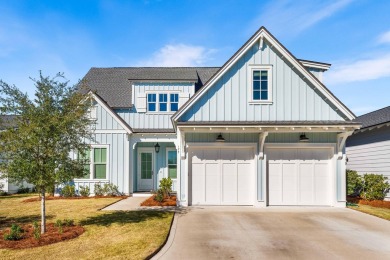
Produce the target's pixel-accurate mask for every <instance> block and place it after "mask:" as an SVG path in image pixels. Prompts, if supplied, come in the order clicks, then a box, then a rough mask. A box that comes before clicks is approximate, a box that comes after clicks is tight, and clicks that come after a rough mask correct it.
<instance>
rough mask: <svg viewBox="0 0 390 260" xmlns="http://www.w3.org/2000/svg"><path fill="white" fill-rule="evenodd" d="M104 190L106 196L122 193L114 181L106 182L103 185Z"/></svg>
mask: <svg viewBox="0 0 390 260" xmlns="http://www.w3.org/2000/svg"><path fill="white" fill-rule="evenodd" d="M103 192H104V195H105V196H120V195H122V194H121V193H120V192H119V189H118V186H116V185H114V184H112V183H105V184H104V187H103Z"/></svg>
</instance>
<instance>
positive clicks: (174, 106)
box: [169, 94, 179, 111]
mask: <svg viewBox="0 0 390 260" xmlns="http://www.w3.org/2000/svg"><path fill="white" fill-rule="evenodd" d="M169 101H170V102H171V111H177V110H179V94H171V96H170V100H169Z"/></svg>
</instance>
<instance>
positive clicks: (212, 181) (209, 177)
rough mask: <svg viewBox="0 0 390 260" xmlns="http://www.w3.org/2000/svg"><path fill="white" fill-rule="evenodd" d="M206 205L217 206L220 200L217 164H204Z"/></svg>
mask: <svg viewBox="0 0 390 260" xmlns="http://www.w3.org/2000/svg"><path fill="white" fill-rule="evenodd" d="M205 178H206V185H205V187H206V200H205V203H206V204H219V202H220V200H221V194H220V193H221V189H220V185H221V183H220V180H221V177H220V174H219V164H217V163H206V174H205Z"/></svg>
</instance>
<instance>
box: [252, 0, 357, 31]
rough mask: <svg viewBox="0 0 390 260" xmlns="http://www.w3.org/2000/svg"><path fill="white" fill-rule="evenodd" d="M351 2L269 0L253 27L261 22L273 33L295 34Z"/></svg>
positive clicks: (343, 0) (346, 0) (345, 0)
mask: <svg viewBox="0 0 390 260" xmlns="http://www.w3.org/2000/svg"><path fill="white" fill-rule="evenodd" d="M351 2H352V0H338V1H325V2H324V1H307V2H306V3H299V4H297V3H296V1H293V0H285V1H271V3H270V4H269V5H268V6H267V7H266V8H265V9H264V10H263V12H262V14H261V15H260V16H259V17H258V18H257V19H256V20H255V21H254V27H258V26H259V24H263V25H265V26H266V27H268V28H269V29H270V30H271V31H272V32H274V33H275V34H279V33H283V34H286V33H288V34H297V33H299V32H301V31H304V30H306V29H308V28H309V27H311V26H313V25H315V24H316V23H318V22H320V21H322V20H324V19H326V18H328V17H330V16H331V15H333V14H335V13H336V12H338V11H340V10H341V9H343V8H344V7H346V6H347V5H349V4H350V3H351ZM287 28H288V29H287ZM286 29H287V30H286Z"/></svg>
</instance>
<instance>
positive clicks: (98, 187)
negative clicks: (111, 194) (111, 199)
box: [94, 183, 104, 196]
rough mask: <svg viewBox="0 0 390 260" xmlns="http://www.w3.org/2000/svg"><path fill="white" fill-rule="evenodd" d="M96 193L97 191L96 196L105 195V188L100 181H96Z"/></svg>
mask: <svg viewBox="0 0 390 260" xmlns="http://www.w3.org/2000/svg"><path fill="white" fill-rule="evenodd" d="M94 193H95V196H103V195H104V190H103V188H102V186H101V185H100V183H95V186H94Z"/></svg>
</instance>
